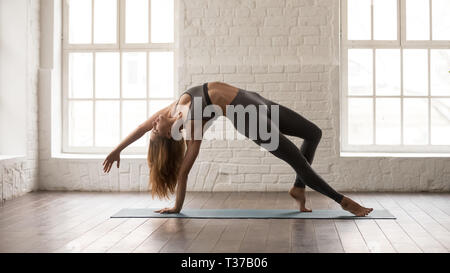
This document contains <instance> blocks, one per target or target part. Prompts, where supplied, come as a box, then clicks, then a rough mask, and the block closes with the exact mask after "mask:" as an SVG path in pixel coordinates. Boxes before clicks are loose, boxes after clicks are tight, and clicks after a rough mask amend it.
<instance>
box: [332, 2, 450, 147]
mask: <svg viewBox="0 0 450 273" xmlns="http://www.w3.org/2000/svg"><path fill="white" fill-rule="evenodd" d="M347 1H348V0H340V16H341V17H340V18H341V19H340V33H339V36H340V37H339V40H340V95H339V97H340V101H341V105H340V117H341V119H340V120H341V123H340V125H341V126H340V131H341V134H340V144H341V145H340V151H341V152H342V153H347V152H349V153H358V152H361V153H430V154H431V153H450V145H433V144H431V122H430V121H431V98H450V95H449V96H431V88H430V82H431V79H430V74H431V73H430V72H431V59H430V52H431V50H433V49H450V40H446V41H442V40H438V41H433V40H432V0H428V1H429V2H430V4H429V5H430V16H429V17H430V18H429V20H430V29H429V31H430V34H429V35H430V40H425V41H422V40H420V41H417V40H406V0H397V40H373V35H374V31H373V29H374V25H373V21H374V17H373V4H372V5H371V39H372V40H348V34H347V26H348V22H347V19H348V17H347ZM371 1H372V3H373V0H371ZM349 49H372V58H373V59H372V66H373V68H372V69H373V71H372V81H373V83H372V88H373V89H372V91H373V92H372V95H361V96H357V95H348V50H349ZM376 49H399V50H400V87H401V88H400V95H398V96H380V95H376V92H375V91H376V90H375V88H376V67H375V65H376V62H375V58H376V54H375V50H376ZM404 49H425V50H427V52H428V94H427V95H426V96H404V95H403V50H404ZM358 97H361V98H371V99H372V103H373V109H372V111H373V117H372V122H373V123H372V124H373V130H372V140H373V144H368V145H362V144H360V145H356V144H348V111H347V110H348V98H358ZM415 97H420V98H424V99H425V98H426V99H427V100H428V115H427V116H428V119H427V120H428V144H427V145H410V144H407V145H405V144H403V141H404V140H403V131H404V130H403V100H404V98H415ZM376 98H400V107H401V108H400V126H401V127H400V143H401V144H396V145H379V144H375V143H376V142H375V140H376Z"/></svg>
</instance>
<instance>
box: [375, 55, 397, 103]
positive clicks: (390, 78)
mask: <svg viewBox="0 0 450 273" xmlns="http://www.w3.org/2000/svg"><path fill="white" fill-rule="evenodd" d="M375 66H376V85H377V91H376V92H377V93H376V94H377V95H382V96H395V95H400V50H399V49H377V50H376V61H375Z"/></svg>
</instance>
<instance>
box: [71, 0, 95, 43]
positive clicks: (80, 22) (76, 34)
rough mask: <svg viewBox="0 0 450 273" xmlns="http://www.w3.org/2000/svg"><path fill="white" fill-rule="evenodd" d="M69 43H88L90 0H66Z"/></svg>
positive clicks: (89, 41)
mask: <svg viewBox="0 0 450 273" xmlns="http://www.w3.org/2000/svg"><path fill="white" fill-rule="evenodd" d="M67 3H68V8H69V43H70V44H90V43H91V31H92V29H91V23H92V2H91V0H68V2H67Z"/></svg>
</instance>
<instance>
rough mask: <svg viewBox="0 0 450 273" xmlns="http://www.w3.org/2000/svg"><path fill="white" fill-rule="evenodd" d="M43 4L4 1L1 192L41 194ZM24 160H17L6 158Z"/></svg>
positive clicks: (0, 17)
mask: <svg viewBox="0 0 450 273" xmlns="http://www.w3.org/2000/svg"><path fill="white" fill-rule="evenodd" d="M38 64H39V1H35V0H2V1H0V186H1V188H0V190H1V192H0V193H1V196H2V197H1V198H3V199H6V200H8V199H11V198H13V197H16V196H20V195H22V194H24V193H26V192H29V191H31V190H33V189H36V188H37V178H38V162H37V157H38V133H37V125H38V120H37V117H38V109H37V106H38V103H37V71H38ZM11 155H20V157H16V158H13V159H8V160H5V159H2V158H5V156H11Z"/></svg>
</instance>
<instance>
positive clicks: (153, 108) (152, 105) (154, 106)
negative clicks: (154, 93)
mask: <svg viewBox="0 0 450 273" xmlns="http://www.w3.org/2000/svg"><path fill="white" fill-rule="evenodd" d="M172 102H173V100H151V101H149V103H148V110H149V113H148V114H149V117H150V116H152V115H153V114H154V113H156V112H158V111H159V110H161V109H163V108H164V107H166V106H169V105H170V104H171V103H172Z"/></svg>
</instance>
